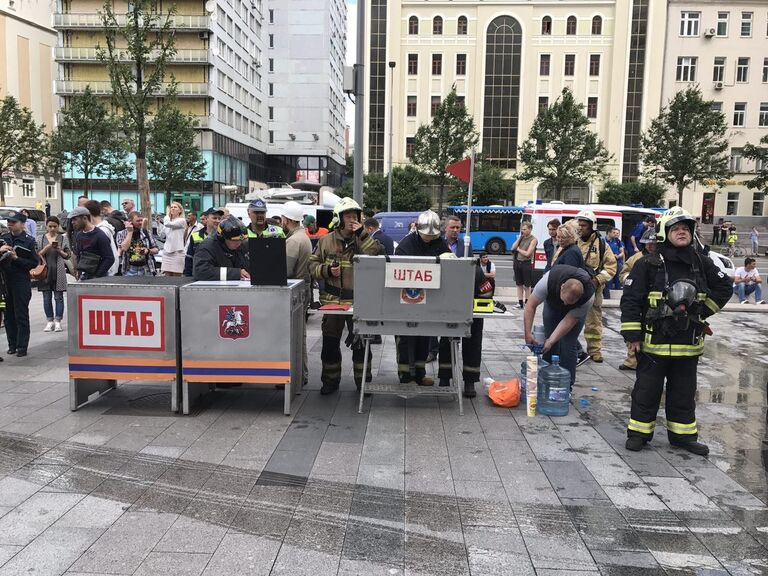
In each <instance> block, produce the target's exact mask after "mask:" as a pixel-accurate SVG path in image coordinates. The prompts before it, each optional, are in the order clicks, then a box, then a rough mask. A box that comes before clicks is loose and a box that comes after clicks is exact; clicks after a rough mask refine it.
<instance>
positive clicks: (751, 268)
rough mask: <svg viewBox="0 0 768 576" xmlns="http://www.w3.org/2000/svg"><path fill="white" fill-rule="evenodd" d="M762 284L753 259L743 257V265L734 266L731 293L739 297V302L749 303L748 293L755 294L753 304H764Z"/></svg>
mask: <svg viewBox="0 0 768 576" xmlns="http://www.w3.org/2000/svg"><path fill="white" fill-rule="evenodd" d="M762 284H763V279H762V278H761V277H760V272H759V271H758V270H757V264H756V263H755V259H754V258H745V259H744V266H740V267H738V268H736V272H735V273H734V276H733V293H734V294H736V296H738V297H739V304H749V295H750V294H754V295H755V304H765V302H764V301H763V286H762Z"/></svg>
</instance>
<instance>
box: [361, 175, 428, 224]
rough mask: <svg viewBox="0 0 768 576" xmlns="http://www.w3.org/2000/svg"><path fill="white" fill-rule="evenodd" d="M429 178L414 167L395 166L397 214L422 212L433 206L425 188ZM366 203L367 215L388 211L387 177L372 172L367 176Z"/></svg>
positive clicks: (394, 188) (395, 203)
mask: <svg viewBox="0 0 768 576" xmlns="http://www.w3.org/2000/svg"><path fill="white" fill-rule="evenodd" d="M428 184H429V178H428V177H427V175H426V174H424V173H423V172H422V171H420V170H418V169H417V168H415V167H414V166H410V165H406V166H395V167H394V168H393V169H392V210H393V211H395V212H400V211H402V212H416V211H419V212H421V211H422V210H426V209H428V208H429V207H430V205H431V204H432V199H431V197H430V195H429V193H428V192H427V191H426V190H425V187H426V186H427V185H428ZM363 198H364V202H365V211H366V213H370V214H375V213H376V212H381V211H384V210H386V209H387V176H386V174H381V173H379V172H372V173H370V174H366V176H365V189H364V195H363Z"/></svg>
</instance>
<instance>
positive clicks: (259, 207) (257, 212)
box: [248, 198, 285, 238]
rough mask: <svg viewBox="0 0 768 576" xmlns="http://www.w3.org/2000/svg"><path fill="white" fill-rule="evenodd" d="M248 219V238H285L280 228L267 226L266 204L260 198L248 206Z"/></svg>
mask: <svg viewBox="0 0 768 576" xmlns="http://www.w3.org/2000/svg"><path fill="white" fill-rule="evenodd" d="M248 217H249V218H250V219H251V223H250V225H249V226H248V238H285V232H283V229H282V228H280V226H274V225H272V224H267V204H266V202H264V200H262V199H261V198H259V199H258V200H254V201H253V202H251V203H250V204H248Z"/></svg>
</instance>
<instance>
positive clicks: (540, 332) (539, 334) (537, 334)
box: [533, 324, 547, 344]
mask: <svg viewBox="0 0 768 576" xmlns="http://www.w3.org/2000/svg"><path fill="white" fill-rule="evenodd" d="M533 339H534V340H536V342H538V343H539V344H544V340H546V339H547V333H546V332H545V331H544V326H542V325H541V324H539V325H537V326H534V327H533Z"/></svg>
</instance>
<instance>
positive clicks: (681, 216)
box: [656, 206, 696, 242]
mask: <svg viewBox="0 0 768 576" xmlns="http://www.w3.org/2000/svg"><path fill="white" fill-rule="evenodd" d="M680 222H685V223H686V224H687V225H688V228H690V229H691V236H693V233H694V232H695V230H696V219H695V218H694V217H693V216H691V214H690V213H689V212H686V211H685V210H683V209H682V208H681V207H680V206H674V207H673V208H670V209H669V210H667V211H666V212H664V214H662V216H661V218H659V229H658V230H657V231H656V239H657V240H658V241H659V242H664V241H666V239H667V230H669V228H670V227H672V226H673V225H674V224H678V223H680Z"/></svg>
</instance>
